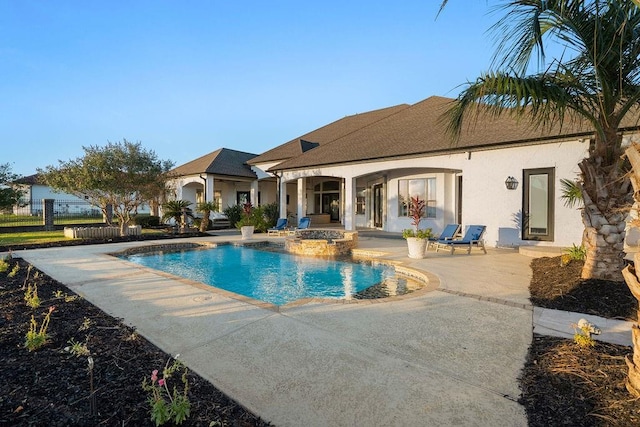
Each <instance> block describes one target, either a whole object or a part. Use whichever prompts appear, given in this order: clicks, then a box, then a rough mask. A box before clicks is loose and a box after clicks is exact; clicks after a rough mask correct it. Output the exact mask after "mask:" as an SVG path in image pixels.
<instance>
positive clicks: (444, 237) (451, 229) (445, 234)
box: [427, 224, 460, 249]
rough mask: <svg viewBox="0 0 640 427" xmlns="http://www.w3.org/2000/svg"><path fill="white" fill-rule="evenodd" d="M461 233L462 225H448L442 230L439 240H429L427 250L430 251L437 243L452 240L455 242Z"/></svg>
mask: <svg viewBox="0 0 640 427" xmlns="http://www.w3.org/2000/svg"><path fill="white" fill-rule="evenodd" d="M458 231H460V224H447V226H446V227H445V228H444V230H442V233H440V236H438V238H437V239H433V240H429V242H428V243H427V249H429V246H430V245H435V244H436V243H446V242H448V241H450V240H453V239H454V238H455V237H456V234H458Z"/></svg>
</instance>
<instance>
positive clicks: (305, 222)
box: [288, 216, 311, 236]
mask: <svg viewBox="0 0 640 427" xmlns="http://www.w3.org/2000/svg"><path fill="white" fill-rule="evenodd" d="M310 225H311V218H309V217H308V216H303V217H302V218H300V221H299V222H298V226H297V227H296V228H294V229H293V230H289V233H288V234H289V235H290V236H293V235H295V234H296V231H298V230H305V229H307V228H309V226H310Z"/></svg>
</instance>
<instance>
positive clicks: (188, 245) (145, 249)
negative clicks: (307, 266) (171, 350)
mask: <svg viewBox="0 0 640 427" xmlns="http://www.w3.org/2000/svg"><path fill="white" fill-rule="evenodd" d="M224 245H232V246H283V245H280V244H279V243H276V242H273V241H271V240H252V241H247V242H245V241H237V240H229V241H219V242H207V241H196V242H193V241H192V242H177V243H157V244H156V243H152V244H150V245H140V246H133V247H129V248H125V249H121V250H119V251H115V252H108V253H104V254H103V255H104V256H107V257H109V258H117V259H118V260H120V261H122V262H125V263H127V264H128V265H130V266H131V267H134V268H136V269H139V270H142V271H146V272H150V273H154V274H157V275H159V276H161V277H165V278H168V279H172V280H176V281H178V282H180V283H184V284H187V285H190V286H194V287H196V288H198V289H201V290H204V291H208V292H212V293H214V294H217V295H221V296H224V297H227V298H231V299H234V300H237V301H241V302H244V303H248V304H251V305H253V306H257V307H260V308H264V309H267V310H271V311H274V312H276V313H280V312H283V311H286V310H287V309H290V308H296V307H300V306H303V305H306V304H314V303H320V304H360V305H367V304H381V303H388V302H393V301H402V300H406V299H410V298H415V297H419V296H421V295H424V294H426V293H428V292H432V291H435V290H437V289H438V288H439V287H440V279H439V278H438V277H437V276H436V275H434V274H432V273H429V272H428V271H424V270H420V269H417V268H415V267H407V266H405V265H404V262H402V261H398V260H391V259H386V258H384V257H385V256H388V255H389V253H388V252H383V251H372V250H359V249H353V250H352V253H351V257H352V258H354V259H359V260H367V261H373V262H377V263H381V264H386V265H392V266H394V268H395V270H396V273H398V274H400V275H402V276H407V277H409V278H411V279H413V280H415V281H416V282H419V283H421V284H422V286H421V287H420V288H419V289H416V290H414V291H411V292H409V293H406V294H402V295H391V296H387V297H381V298H352V299H345V298H319V297H311V298H301V299H298V300H295V301H292V302H289V303H286V304H282V305H276V304H272V303H269V302H266V301H261V300H258V299H255V298H251V297H248V296H246V295H242V294H238V293H235V292H231V291H227V290H225V289H222V288H218V287H216V286H213V285H208V284H206V283H203V282H198V281H196V280H192V279H187V278H185V277H181V276H176V275H174V274H171V273H167V272H164V271H161V270H156V269H154V268H150V267H145V266H142V265H140V264H136V263H134V262H131V261H128V260H126V259H124V258H122V257H123V256H126V255H135V254H142V253H153V252H160V251H181V250H185V249H188V250H200V249H212V248H216V247H218V246H224ZM354 252H355V253H354ZM299 256H303V255H299ZM322 258H332V257H322Z"/></svg>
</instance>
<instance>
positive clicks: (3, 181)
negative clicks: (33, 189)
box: [0, 163, 24, 211]
mask: <svg viewBox="0 0 640 427" xmlns="http://www.w3.org/2000/svg"><path fill="white" fill-rule="evenodd" d="M18 179H20V176H19V175H16V174H15V173H13V172H12V171H11V164H9V163H4V164H0V211H4V210H7V209H11V208H12V207H13V206H15V205H17V204H18V203H19V202H20V199H21V198H22V196H23V195H24V191H23V190H22V189H21V188H20V187H19V186H17V185H16V183H15V182H16V181H17V180H18Z"/></svg>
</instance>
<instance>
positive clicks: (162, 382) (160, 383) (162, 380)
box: [158, 378, 164, 387]
mask: <svg viewBox="0 0 640 427" xmlns="http://www.w3.org/2000/svg"><path fill="white" fill-rule="evenodd" d="M158 385H159V386H160V387H162V386H163V385H164V378H160V379H159V380H158Z"/></svg>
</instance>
